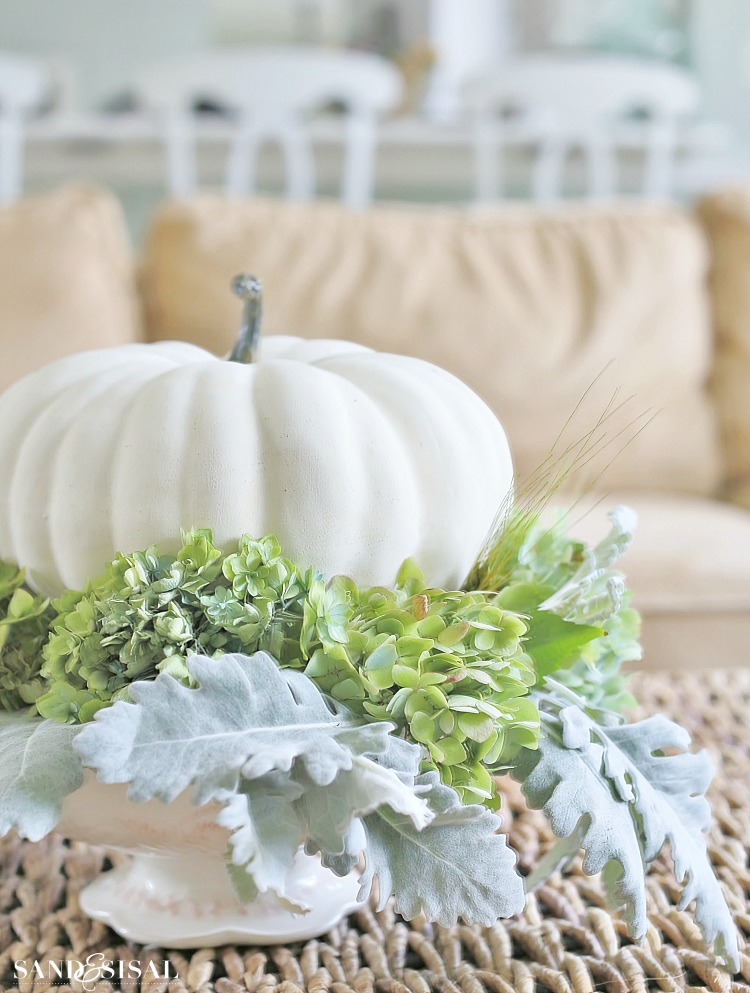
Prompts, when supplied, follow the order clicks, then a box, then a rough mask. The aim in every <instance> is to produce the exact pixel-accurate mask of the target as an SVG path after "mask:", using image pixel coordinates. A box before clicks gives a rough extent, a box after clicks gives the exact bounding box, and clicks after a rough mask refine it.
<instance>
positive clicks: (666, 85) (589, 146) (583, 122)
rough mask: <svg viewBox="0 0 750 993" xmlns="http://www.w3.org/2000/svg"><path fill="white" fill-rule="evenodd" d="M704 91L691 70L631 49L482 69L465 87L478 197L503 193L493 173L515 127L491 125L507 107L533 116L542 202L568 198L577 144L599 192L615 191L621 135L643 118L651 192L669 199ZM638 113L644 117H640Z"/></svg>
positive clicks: (530, 131)
mask: <svg viewBox="0 0 750 993" xmlns="http://www.w3.org/2000/svg"><path fill="white" fill-rule="evenodd" d="M699 97H700V90H699V87H698V83H697V80H696V79H695V77H694V76H693V75H692V74H691V73H689V72H688V71H687V70H684V69H680V68H679V67H677V66H673V65H668V64H665V63H657V62H653V61H649V60H645V59H637V58H630V57H626V56H597V55H588V56H564V55H545V56H541V55H540V56H528V57H525V58H519V59H515V60H513V62H511V63H508V64H507V65H506V66H505V67H503V68H502V69H499V70H497V71H494V72H490V73H484V74H481V75H478V76H476V77H475V78H474V79H473V80H471V81H470V82H469V83H468V84H467V85H466V87H465V88H464V99H465V101H466V105H467V107H468V108H469V111H470V113H471V116H472V120H473V128H474V157H475V189H476V197H477V199H478V200H488V199H492V198H494V197H496V196H497V195H498V194H499V192H500V186H499V182H498V180H497V179H496V178H493V176H492V175H491V173H492V169H493V164H494V168H497V165H496V163H497V162H498V160H499V159H500V156H501V154H502V152H503V149H504V148H505V147H507V144H508V129H507V127H503V126H497V125H495V126H494V127H492V126H491V122H492V121H497V120H498V115H499V114H501V113H502V112H503V111H506V112H507V111H512V112H513V113H514V114H515V115H516V117H517V119H519V120H521V121H523V122H524V124H525V130H526V133H527V140H528V137H532V136H533V140H534V143H535V145H536V148H537V161H536V164H535V168H534V171H533V180H532V195H533V197H534V198H535V199H537V200H550V199H554V198H555V197H557V196H560V195H561V193H562V182H563V174H564V164H565V159H566V156H567V154H568V152H569V151H570V150H571V149H574V148H577V149H581V150H582V151H583V152H584V154H585V156H586V159H587V162H588V172H589V193H590V195H591V196H592V197H606V196H611V195H612V194H614V193H615V192H616V190H617V168H616V157H615V153H616V148H617V145H618V143H619V138H618V132H619V131H620V130H621V128H622V127H623V125H625V126H627V125H628V124H629V123H630V124H636V125H640V147H641V148H642V150H643V153H644V157H645V170H644V175H645V180H644V186H643V192H644V193H648V194H651V195H654V196H668V195H670V194H671V193H672V192H673V190H674V160H675V153H676V149H677V147H678V143H679V140H680V129H681V127H682V126H683V125H684V123H685V122H686V121H687V120H689V118H690V117H691V115H695V114H696V113H697V110H698V104H699ZM634 112H638V113H639V114H642V115H643V118H644V119H643V120H642V121H633V120H632V119H631V118H630V115H632V114H633V113H634ZM493 136H494V148H493V147H492V141H491V138H492V137H493Z"/></svg>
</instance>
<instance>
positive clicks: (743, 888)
mask: <svg viewBox="0 0 750 993" xmlns="http://www.w3.org/2000/svg"><path fill="white" fill-rule="evenodd" d="M634 688H635V690H636V693H637V695H638V696H639V698H640V699H641V700H642V701H643V706H642V711H641V713H639V714H638V716H645V715H646V714H649V713H653V712H655V711H657V710H663V711H665V712H666V713H667V714H669V715H670V716H672V717H674V718H675V719H677V720H679V721H680V722H681V723H682V724H684V725H686V726H687V727H688V728H689V729H690V731H691V732H692V734H693V736H694V738H695V741H696V743H697V744H700V745H703V746H705V747H706V748H708V750H709V752H710V753H711V756H712V758H713V760H714V763H715V764H716V766H717V768H718V772H717V775H716V778H715V780H714V783H713V785H712V787H711V792H710V798H711V802H712V804H713V810H714V825H713V828H712V830H711V833H710V837H709V849H710V853H711V858H712V860H713V864H714V867H715V869H716V872H717V874H718V876H719V878H720V880H721V882H722V884H723V887H724V891H725V893H726V896H727V899H728V901H729V904H730V907H731V909H732V912H733V914H734V917H735V920H736V922H737V925H738V927H739V931H740V944H741V948H742V951H743V954H742V965H743V971H742V973H741V975H739V976H736V977H731V976H729V975H728V974H727V973H726V972H723V971H722V970H720V969H718V968H717V967H716V965H715V963H714V961H713V959H712V957H711V956H710V955H709V954H707V953H706V951H705V948H704V946H703V943H702V940H701V936H700V934H699V932H698V929H697V928H696V926H695V924H694V922H693V920H692V917H691V915H690V913H685V912H681V911H679V910H677V908H676V906H675V904H676V902H677V901H678V899H679V889H678V887H677V886H676V884H675V883H674V880H673V878H672V876H671V872H670V866H669V862H668V859H667V857H666V856H662V857H661V858H660V860H659V861H658V862H657V863H656V864H655V865H654V867H653V869H652V871H651V873H650V875H649V879H648V891H649V902H650V919H651V926H650V929H649V933H648V935H647V937H646V940H645V941H644V943H643V944H642V945H637V944H634V943H633V942H632V941H631V940H630V939H629V938H628V936H627V932H626V929H625V926H624V925H623V923H622V921H621V920H619V919H618V918H617V916H614V915H612V914H611V913H610V912H609V911H608V910H607V909H606V904H605V901H604V899H603V895H602V888H601V886H600V883H599V881H598V879H596V878H593V879H592V878H588V877H585V876H583V875H582V874H581V873H580V871H577V870H573V871H571V872H570V873H568V874H567V875H566V876H565V877H564V878H561V877H560V876H557V877H555V878H554V879H553V880H552V881H551V882H550V883H549V884H548V885H546V886H544V887H543V888H542V889H540V890H539V891H538V892H537V893H536V894H535V895H533V896H531V897H530V898H529V902H528V906H527V909H526V911H525V912H524V913H523V914H522V915H521V916H519V917H517V918H514V919H512V920H509V921H501V922H499V923H497V924H495V925H494V926H493V927H490V928H479V927H463V926H461V927H455V928H450V929H445V928H439V927H434V926H432V925H430V924H424V923H422V922H414V923H412V924H411V925H409V924H406V923H404V922H403V921H402V920H400V919H399V918H398V917H396V916H395V915H394V914H393V912H392V911H391V910H390V909H389V910H386V911H384V912H383V913H381V914H374V913H372V912H370V911H369V910H367V911H361V912H359V913H357V914H355V915H354V916H353V917H351V918H350V919H349V920H347V921H345V922H343V923H342V924H341V925H340V926H338V927H337V928H335V929H334V930H333V931H331V933H330V934H328V935H326V936H325V937H324V938H322V939H320V940H318V941H310V942H307V943H305V944H304V945H297V946H290V947H276V948H265V949H260V948H219V949H202V950H199V951H196V952H181V953H179V952H173V951H169V950H166V951H165V950H161V949H158V950H154V949H148V950H143V949H141V948H140V947H139V946H132V945H128V944H126V943H125V942H123V941H122V940H121V939H119V938H118V937H117V936H116V935H115V934H113V933H112V932H111V931H108V930H107V929H106V928H105V927H104V926H103V925H102V924H99V923H95V922H92V921H90V920H88V919H87V918H86V917H84V916H83V915H82V914H81V912H80V910H79V909H78V903H77V894H78V892H79V891H80V889H81V887H82V886H84V885H86V883H87V882H88V881H89V880H91V879H92V878H93V877H94V876H95V875H96V874H97V873H98V872H99V870H100V868H101V866H102V863H103V861H104V854H103V853H102V852H101V851H99V850H97V849H91V848H87V847H86V846H83V845H73V846H71V847H66V846H65V845H64V843H63V842H62V841H61V840H60V839H59V838H57V837H56V836H53V837H51V838H49V839H47V840H45V841H44V842H41V843H40V844H37V845H32V844H28V843H24V842H19V841H18V839H16V838H10V839H6V840H5V841H4V842H3V843H2V845H0V867H1V873H2V875H1V876H0V949H2V951H1V952H0V990H3V991H4V990H9V989H21V990H24V991H29V993H30V991H32V990H33V991H35V993H36V991H40V990H43V989H47V988H49V986H50V984H49V983H47V982H45V981H41V980H40V979H39V978H38V977H37V978H36V980H34V979H33V977H32V976H29V977H28V978H27V980H26V981H25V982H23V981H21V980H19V981H16V980H15V979H14V978H13V975H14V967H13V963H14V962H15V961H18V960H20V959H25V960H26V961H27V962H29V963H31V962H32V961H33V960H34V959H37V960H44V959H47V960H52V961H56V962H59V961H60V960H65V959H66V958H72V959H75V960H79V961H85V959H86V957H87V955H89V954H90V953H92V952H103V953H104V954H105V956H106V957H107V958H111V959H113V960H115V961H117V960H118V959H120V960H123V961H125V962H130V961H132V960H140V963H141V967H142V970H143V974H144V976H145V977H146V976H147V977H148V983H147V982H145V981H144V982H143V983H140V984H139V980H138V979H135V978H133V979H130V980H129V979H125V980H123V981H122V984H121V985H118V983H119V981H117V982H116V983H115V985H114V986H113V985H111V983H109V982H100V983H99V984H98V985H97V986H96V990H97V991H99V990H101V991H104V990H111V989H122V990H127V991H131V993H138V991H139V990H148V991H149V993H157V991H161V990H165V989H169V990H170V991H174V993H182V991H185V990H190V991H200V993H211V991H215V993H242V991H248V990H249V991H253V993H301V991H305V993H327V991H329V990H330V991H331V993H371V991H372V993H430V991H436V993H511V991H513V990H516V991H519V993H535V991H551V993H569V991H574V993H586V991H591V990H606V991H612V993H625V991H629V990H633V991H645V990H652V989H653V990H722V991H735V990H737V991H738V990H748V991H750V954H749V953H750V947H748V937H749V936H750V873H749V872H748V858H747V857H748V849H749V848H750V671H748V672H746V671H737V670H731V671H730V670H727V671H723V672H714V673H712V674H704V675H700V676H698V675H682V674H679V675H678V674H659V675H651V676H639V677H638V678H637V681H636V683H635V686H634ZM507 787H508V791H507V800H506V804H505V818H506V824H507V825H509V828H510V835H511V842H512V844H513V845H514V847H515V848H516V850H517V851H518V852H519V856H520V863H521V866H522V867H528V866H529V865H531V864H532V863H533V862H535V861H536V859H537V858H538V857H539V856H540V854H541V853H542V851H543V850H544V848H545V847H546V846H547V845H548V844H549V843H550V840H551V838H550V834H549V831H548V829H547V828H546V826H545V822H544V819H543V817H541V816H540V815H539V814H537V813H532V812H529V811H528V810H526V809H525V808H524V805H523V801H522V799H521V797H520V795H519V793H518V790H517V788H514V787H513V785H512V784H507ZM165 957H166V958H167V959H168V961H169V966H170V968H169V973H170V975H171V976H172V977H175V975H176V976H177V977H179V978H172V979H171V980H169V981H167V980H162V981H161V982H158V983H157V982H154V981H153V978H152V976H153V973H154V969H153V967H152V968H151V969H148V968H147V967H148V963H149V962H153V963H154V964H155V966H156V967H157V971H158V972H159V973H161V974H162V975H163V974H164V963H165ZM58 983H59V981H58ZM69 989H74V990H80V989H81V986H80V984H78V983H76V982H75V981H73V982H72V983H71V985H64V986H60V985H56V986H55V990H56V991H58V990H59V991H65V990H69Z"/></svg>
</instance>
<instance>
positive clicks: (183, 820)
mask: <svg viewBox="0 0 750 993" xmlns="http://www.w3.org/2000/svg"><path fill="white" fill-rule="evenodd" d="M218 809H219V808H218V807H217V806H216V805H215V804H211V803H209V804H206V805H205V806H202V807H196V806H195V805H194V804H193V803H192V801H191V799H190V796H189V794H188V793H182V794H181V795H180V796H179V797H178V798H177V799H176V800H174V801H173V802H172V803H169V804H165V803H161V802H160V801H158V800H150V801H148V802H147V803H133V802H132V801H131V800H128V799H127V787H126V786H124V785H122V786H120V785H105V784H103V783H100V782H99V781H98V780H97V778H96V776H95V775H94V774H93V773H92V772H90V771H87V772H86V776H85V779H84V783H83V786H81V788H80V789H78V790H76V791H75V792H74V793H71V794H69V795H68V796H67V797H66V799H65V802H64V804H63V810H62V817H61V819H60V822H59V824H58V826H57V830H58V831H59V832H60V833H61V834H62V835H63V836H65V837H66V838H70V839H71V840H75V841H84V842H87V843H89V844H93V845H100V846H104V847H106V848H111V849H117V850H120V851H123V852H125V853H127V855H128V858H127V860H126V861H125V862H123V863H122V864H121V865H119V866H117V867H116V868H114V869H112V870H110V871H108V872H105V873H103V874H102V875H100V876H99V877H98V878H97V879H95V880H94V881H93V882H92V883H90V884H89V885H88V886H87V887H86V888H85V889H84V890H83V891H82V892H81V894H80V906H81V909H82V910H83V911H84V913H86V914H88V915H89V917H93V918H95V919H96V920H99V921H103V922H104V923H105V924H107V925H108V926H109V927H111V928H113V929H114V930H115V931H117V933H118V934H120V935H122V936H123V937H124V938H128V939H130V940H131V941H135V942H138V943H140V944H154V945H161V946H164V947H169V948H197V947H203V946H210V947H213V946H216V945H223V944H229V943H232V944H234V943H237V944H244V945H255V944H265V945H267V944H281V943H286V942H290V941H304V940H306V939H308V938H313V937H317V936H318V935H321V934H324V933H325V932H326V931H328V930H329V929H330V928H331V927H333V925H335V924H336V923H338V921H340V920H341V919H342V918H343V917H344V916H346V915H347V914H349V913H351V912H352V911H353V910H356V909H357V907H358V906H359V903H358V901H357V891H358V889H359V881H358V878H357V874H356V873H351V874H350V875H349V876H346V877H344V878H338V877H337V876H335V875H334V874H333V873H332V872H329V871H328V870H327V869H324V868H323V866H321V864H320V861H319V860H318V859H317V858H313V857H311V856H309V855H305V853H304V852H303V851H302V850H301V849H300V851H299V852H298V853H297V858H296V861H295V864H294V867H293V869H292V870H291V871H290V873H289V875H288V877H287V893H288V895H289V897H290V898H291V899H293V900H294V901H296V902H299V903H300V904H303V905H306V906H308V907H310V908H311V909H310V911H309V912H308V913H305V914H298V913H293V912H292V911H291V910H290V909H289V908H288V906H287V905H286V904H285V903H284V902H283V901H281V900H280V899H279V898H278V897H276V896H275V895H274V894H272V893H265V894H262V895H260V896H259V897H258V899H256V900H255V901H254V902H253V903H249V904H243V903H241V902H240V901H239V900H238V898H237V896H236V895H235V892H234V889H233V887H232V883H231V880H230V877H229V875H228V873H227V869H226V865H225V860H224V854H225V852H226V850H227V842H228V838H229V832H228V831H227V830H226V829H225V828H223V827H221V826H220V825H218V824H217V823H216V814H217V812H218Z"/></svg>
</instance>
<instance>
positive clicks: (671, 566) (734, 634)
mask: <svg viewBox="0 0 750 993" xmlns="http://www.w3.org/2000/svg"><path fill="white" fill-rule="evenodd" d="M591 503H593V498H585V499H584V500H583V501H581V505H579V506H577V507H575V509H573V510H572V511H571V512H570V520H571V521H576V524H575V531H576V533H577V535H578V536H579V537H580V538H583V539H585V540H587V541H598V540H599V539H601V538H602V537H604V535H605V534H606V532H607V528H608V522H607V519H606V511H607V510H608V509H611V508H612V507H613V506H616V505H617V504H618V503H625V504H627V505H628V506H629V507H632V508H633V509H634V510H635V511H636V512H637V514H638V518H639V526H638V531H637V533H636V537H635V540H634V542H633V545H632V547H631V549H630V551H629V552H628V553H627V555H626V556H625V557H624V558H623V559H622V568H623V571H624V572H625V574H626V575H627V578H628V584H629V586H630V587H631V589H632V590H633V591H634V598H633V604H634V606H636V607H638V609H639V610H640V611H641V613H642V614H643V617H644V630H643V645H644V664H645V666H646V667H651V666H658V667H659V668H670V669H680V668H684V667H688V668H705V667H719V666H731V665H750V514H748V513H747V512H746V511H744V510H742V509H741V508H739V507H734V506H731V505H730V504H726V503H721V502H719V501H717V500H707V499H704V498H700V497H689V496H683V495H665V494H654V493H643V492H640V493H639V492H627V491H626V492H617V493H610V494H609V495H608V496H607V498H606V499H605V500H603V501H602V502H601V503H600V504H599V505H598V506H597V507H595V508H594V509H592V510H588V506H590V505H591ZM587 505H588V506H587ZM558 506H564V501H558Z"/></svg>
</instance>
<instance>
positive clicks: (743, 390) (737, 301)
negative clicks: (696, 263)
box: [697, 187, 750, 507]
mask: <svg viewBox="0 0 750 993" xmlns="http://www.w3.org/2000/svg"><path fill="white" fill-rule="evenodd" d="M697 213H698V217H699V218H700V219H701V220H702V222H703V224H704V226H705V230H706V234H707V236H708V239H709V244H710V247H711V252H712V257H711V273H710V281H709V285H710V290H711V296H712V303H713V312H714V321H715V325H716V363H715V367H714V373H713V377H712V392H713V394H714V397H715V402H716V407H717V411H718V414H719V418H720V423H721V428H722V435H723V441H724V451H725V466H726V479H725V488H726V493H727V495H728V496H729V498H730V499H731V500H732V501H734V502H736V503H741V504H743V505H744V506H746V507H750V402H748V397H749V396H750V188H748V187H744V188H737V189H728V190H724V191H722V192H720V193H717V194H715V195H713V196H710V197H707V198H706V199H705V200H703V201H702V202H701V203H700V204H699V205H698V210H697Z"/></svg>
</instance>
